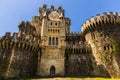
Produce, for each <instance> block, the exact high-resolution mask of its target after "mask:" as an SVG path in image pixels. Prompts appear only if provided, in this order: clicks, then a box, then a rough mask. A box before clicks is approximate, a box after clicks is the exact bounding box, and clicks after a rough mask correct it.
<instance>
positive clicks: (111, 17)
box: [82, 12, 120, 77]
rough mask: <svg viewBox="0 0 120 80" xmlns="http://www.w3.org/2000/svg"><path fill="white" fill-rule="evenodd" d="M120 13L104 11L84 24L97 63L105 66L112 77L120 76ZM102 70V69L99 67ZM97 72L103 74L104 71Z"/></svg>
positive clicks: (86, 37) (84, 32) (83, 27)
mask: <svg viewBox="0 0 120 80" xmlns="http://www.w3.org/2000/svg"><path fill="white" fill-rule="evenodd" d="M119 31H120V15H119V14H118V13H112V12H110V13H108V14H107V13H103V14H102V15H99V14H98V15H97V16H96V17H92V18H91V19H90V20H87V21H86V22H85V23H84V24H83V25H82V32H83V34H84V35H85V39H86V41H87V42H88V44H90V45H91V47H92V52H93V55H94V57H95V61H96V64H97V65H100V66H103V68H104V70H106V72H107V73H108V75H109V76H111V77H120V69H119V67H120V61H119V60H118V59H119V56H120V50H119V49H120V42H119V40H120V32H119ZM99 70H100V69H99ZM95 74H103V75H104V72H101V73H97V72H95Z"/></svg>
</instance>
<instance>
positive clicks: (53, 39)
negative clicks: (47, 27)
mask: <svg viewBox="0 0 120 80" xmlns="http://www.w3.org/2000/svg"><path fill="white" fill-rule="evenodd" d="M52 45H55V38H54V37H53V38H52Z"/></svg>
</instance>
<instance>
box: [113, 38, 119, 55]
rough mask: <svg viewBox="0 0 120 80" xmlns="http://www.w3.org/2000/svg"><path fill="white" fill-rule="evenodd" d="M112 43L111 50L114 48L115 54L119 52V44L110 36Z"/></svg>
mask: <svg viewBox="0 0 120 80" xmlns="http://www.w3.org/2000/svg"><path fill="white" fill-rule="evenodd" d="M112 44H113V48H114V49H113V50H114V53H115V55H117V54H118V53H119V52H120V49H119V44H118V41H117V39H116V38H114V37H113V38H112Z"/></svg>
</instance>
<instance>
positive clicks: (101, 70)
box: [65, 53, 110, 77]
mask: <svg viewBox="0 0 120 80" xmlns="http://www.w3.org/2000/svg"><path fill="white" fill-rule="evenodd" d="M65 76H66V77H96V76H97V77H110V75H109V73H108V71H107V70H106V69H105V67H104V65H97V64H96V61H95V58H94V56H93V55H92V53H88V54H84V53H79V54H75V53H66V54H65Z"/></svg>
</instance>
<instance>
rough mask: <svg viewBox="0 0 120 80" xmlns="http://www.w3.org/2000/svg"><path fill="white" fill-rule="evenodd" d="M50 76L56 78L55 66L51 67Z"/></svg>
mask: <svg viewBox="0 0 120 80" xmlns="http://www.w3.org/2000/svg"><path fill="white" fill-rule="evenodd" d="M50 76H51V77H54V76H55V66H51V67H50Z"/></svg>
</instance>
